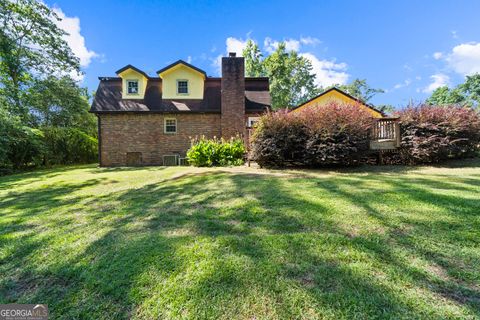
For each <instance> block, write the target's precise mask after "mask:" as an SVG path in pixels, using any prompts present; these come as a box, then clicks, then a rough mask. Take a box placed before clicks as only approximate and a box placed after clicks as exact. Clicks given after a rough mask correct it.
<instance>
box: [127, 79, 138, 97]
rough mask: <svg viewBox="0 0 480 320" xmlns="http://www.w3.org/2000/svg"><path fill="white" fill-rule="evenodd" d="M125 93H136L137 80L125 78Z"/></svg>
mask: <svg viewBox="0 0 480 320" xmlns="http://www.w3.org/2000/svg"><path fill="white" fill-rule="evenodd" d="M127 93H128V94H138V80H127Z"/></svg>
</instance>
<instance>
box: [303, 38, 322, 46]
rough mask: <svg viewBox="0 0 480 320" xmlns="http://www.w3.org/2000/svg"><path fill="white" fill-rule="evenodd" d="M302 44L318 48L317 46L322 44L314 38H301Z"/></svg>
mask: <svg viewBox="0 0 480 320" xmlns="http://www.w3.org/2000/svg"><path fill="white" fill-rule="evenodd" d="M300 42H301V43H302V44H304V45H312V46H316V45H317V44H319V43H321V41H320V40H318V39H317V38H313V37H301V38H300Z"/></svg>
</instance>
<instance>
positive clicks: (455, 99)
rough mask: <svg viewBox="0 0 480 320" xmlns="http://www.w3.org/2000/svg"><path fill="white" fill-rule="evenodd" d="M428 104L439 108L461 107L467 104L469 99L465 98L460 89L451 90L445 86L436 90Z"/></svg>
mask: <svg viewBox="0 0 480 320" xmlns="http://www.w3.org/2000/svg"><path fill="white" fill-rule="evenodd" d="M426 102H427V104H430V105H437V106H443V105H460V104H466V103H467V97H465V95H464V93H463V92H462V90H460V88H454V89H450V88H449V87H447V86H443V87H440V88H437V89H435V91H433V92H432V95H431V96H430V97H429V98H428V99H427V101H426Z"/></svg>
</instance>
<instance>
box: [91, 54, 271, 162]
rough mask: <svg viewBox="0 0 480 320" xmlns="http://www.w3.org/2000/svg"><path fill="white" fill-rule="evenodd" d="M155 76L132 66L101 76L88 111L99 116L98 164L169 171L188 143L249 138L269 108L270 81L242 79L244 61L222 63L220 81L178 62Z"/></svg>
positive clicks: (233, 58) (225, 59)
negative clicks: (203, 139)
mask: <svg viewBox="0 0 480 320" xmlns="http://www.w3.org/2000/svg"><path fill="white" fill-rule="evenodd" d="M157 74H158V77H150V76H148V75H147V74H146V73H145V72H143V71H142V70H139V69H137V68H135V67H133V66H131V65H128V66H126V67H124V68H122V69H120V70H118V71H117V75H118V77H100V78H99V79H100V84H99V86H98V89H97V92H96V95H95V98H94V100H93V104H92V107H91V109H90V112H92V113H95V114H96V115H97V117H98V139H99V140H98V141H99V162H100V165H101V166H124V165H166V164H173V163H178V160H179V159H181V158H182V157H185V154H186V151H187V150H188V148H189V147H190V144H191V139H192V138H194V137H199V136H202V135H203V136H206V137H208V138H213V137H224V138H227V139H228V138H230V137H233V136H236V135H242V136H245V134H246V128H247V127H249V126H251V124H252V123H253V122H254V121H256V120H257V119H258V117H259V116H260V115H261V114H262V113H264V112H266V111H267V110H269V109H270V92H269V83H268V78H248V77H245V63H244V58H243V57H236V56H235V54H234V53H230V54H229V56H228V57H223V58H222V76H221V77H220V78H218V77H207V75H206V73H205V72H204V71H203V70H201V69H199V68H197V67H195V66H192V65H191V64H189V63H187V62H184V61H182V60H179V61H177V62H175V63H173V64H171V65H169V66H167V67H165V68H163V69H161V70H159V71H158V72H157Z"/></svg>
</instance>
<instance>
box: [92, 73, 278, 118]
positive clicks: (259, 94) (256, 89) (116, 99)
mask: <svg viewBox="0 0 480 320" xmlns="http://www.w3.org/2000/svg"><path fill="white" fill-rule="evenodd" d="M99 79H100V84H99V85H98V89H97V91H96V93H95V98H94V99H93V103H92V107H91V109H90V112H93V113H220V112H221V78H206V79H205V86H204V92H203V99H163V98H162V89H161V86H162V79H160V78H149V79H148V82H147V87H146V89H145V97H144V98H143V99H122V79H121V78H107V77H102V78H99ZM270 104H271V102H270V92H269V83H268V79H267V78H259V79H256V78H246V79H245V112H246V113H257V112H265V111H267V110H269V109H270Z"/></svg>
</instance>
